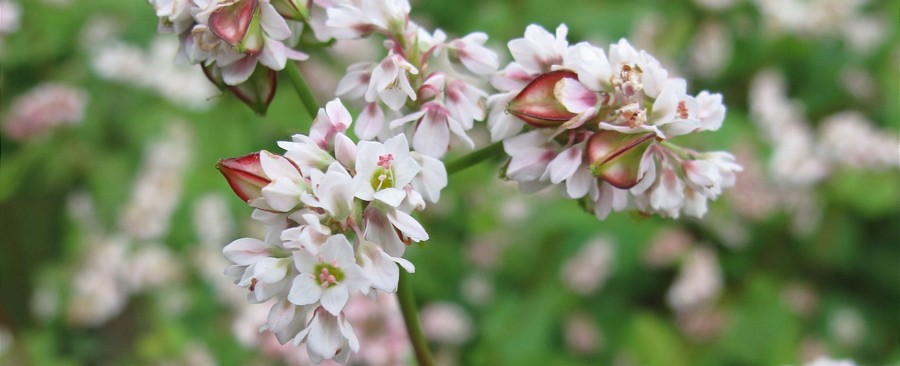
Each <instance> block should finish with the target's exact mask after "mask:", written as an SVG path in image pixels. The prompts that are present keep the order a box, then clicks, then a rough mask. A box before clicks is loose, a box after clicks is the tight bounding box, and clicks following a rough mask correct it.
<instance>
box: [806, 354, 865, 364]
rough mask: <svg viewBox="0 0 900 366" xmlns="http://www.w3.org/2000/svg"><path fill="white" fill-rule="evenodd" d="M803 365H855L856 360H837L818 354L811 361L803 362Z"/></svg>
mask: <svg viewBox="0 0 900 366" xmlns="http://www.w3.org/2000/svg"><path fill="white" fill-rule="evenodd" d="M803 366H856V362H855V361H853V360H838V359H833V358H828V357H825V356H820V357H818V358H816V359H815V360H813V361H812V362H807V363H805V364H803Z"/></svg>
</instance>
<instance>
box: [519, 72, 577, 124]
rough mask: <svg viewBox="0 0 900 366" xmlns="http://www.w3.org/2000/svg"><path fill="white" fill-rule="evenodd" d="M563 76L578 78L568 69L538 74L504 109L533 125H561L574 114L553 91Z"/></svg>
mask: <svg viewBox="0 0 900 366" xmlns="http://www.w3.org/2000/svg"><path fill="white" fill-rule="evenodd" d="M563 78H569V79H575V80H578V75H576V74H575V73H574V72H572V71H569V70H557V71H551V72H548V73H546V74H543V75H541V76H538V77H537V78H535V79H534V80H533V81H532V82H531V83H529V84H528V85H527V86H525V88H524V89H522V91H521V92H519V94H518V95H516V97H515V98H513V100H512V101H510V102H509V105H507V106H506V110H507V111H508V112H509V113H512V114H513V115H514V116H516V117H519V119H521V120H523V121H525V123H528V124H529V125H532V126H534V127H538V128H541V127H558V126H559V125H562V124H563V123H565V122H566V121H568V120H570V119H572V117H575V116H576V114H575V113H572V112H569V110H568V109H566V107H565V106H564V105H563V104H562V103H560V101H559V100H558V99H557V98H556V94H555V93H554V91H555V89H556V84H557V83H558V82H559V81H560V80H562V79H563Z"/></svg>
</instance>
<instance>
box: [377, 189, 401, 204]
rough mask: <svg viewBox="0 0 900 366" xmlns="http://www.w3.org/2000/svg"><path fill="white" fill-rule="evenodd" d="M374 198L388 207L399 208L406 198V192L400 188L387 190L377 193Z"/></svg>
mask: <svg viewBox="0 0 900 366" xmlns="http://www.w3.org/2000/svg"><path fill="white" fill-rule="evenodd" d="M372 197H373V198H374V199H376V200H378V201H381V202H384V203H385V204H386V205H388V206H391V207H397V206H399V205H400V202H403V199H404V198H406V192H404V191H403V190H402V189H399V188H385V189H381V190H378V191H376V192H375V194H374V195H373V196H372Z"/></svg>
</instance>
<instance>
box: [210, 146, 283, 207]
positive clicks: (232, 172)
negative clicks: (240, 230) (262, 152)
mask: <svg viewBox="0 0 900 366" xmlns="http://www.w3.org/2000/svg"><path fill="white" fill-rule="evenodd" d="M216 169H219V171H220V172H221V173H222V175H224V176H225V180H227V181H228V185H230V186H231V189H232V190H233V191H234V193H235V194H237V195H238V197H240V198H241V199H242V200H244V202H248V203H249V202H250V201H251V200H253V199H256V198H259V197H260V196H262V189H263V187H265V186H266V185H268V184H269V182H271V181H270V180H269V178H268V177H266V173H265V172H263V169H262V165H260V162H259V153H258V152H255V153H252V154H250V155H244V156H241V157H239V158H229V159H222V160H219V162H218V163H216Z"/></svg>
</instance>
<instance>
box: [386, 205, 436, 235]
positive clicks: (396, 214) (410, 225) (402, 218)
mask: <svg viewBox="0 0 900 366" xmlns="http://www.w3.org/2000/svg"><path fill="white" fill-rule="evenodd" d="M387 218H388V220H389V221H390V222H391V224H392V225H394V227H396V228H397V230H400V231H401V232H402V233H403V234H405V235H406V236H408V237H409V238H410V239H412V240H413V241H423V240H428V233H427V232H425V228H424V227H422V224H420V223H419V222H418V221H416V219H414V218H413V217H412V216H410V215H409V214H408V213H406V212H403V211H400V210H389V211H388V212H387Z"/></svg>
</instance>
